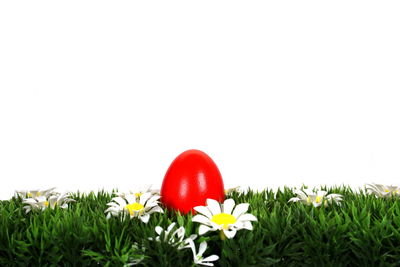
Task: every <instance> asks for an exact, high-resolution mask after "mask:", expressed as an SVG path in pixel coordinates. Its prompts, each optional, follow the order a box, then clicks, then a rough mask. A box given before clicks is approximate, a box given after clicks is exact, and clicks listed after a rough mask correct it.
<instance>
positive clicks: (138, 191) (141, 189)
mask: <svg viewBox="0 0 400 267" xmlns="http://www.w3.org/2000/svg"><path fill="white" fill-rule="evenodd" d="M151 187H152V185H147V186H144V187H138V188H137V189H135V190H129V192H116V193H115V194H116V195H117V196H119V197H122V198H125V196H126V195H135V196H136V198H140V196H141V195H142V194H144V193H148V192H149V193H151V194H152V195H159V194H160V190H159V189H151Z"/></svg>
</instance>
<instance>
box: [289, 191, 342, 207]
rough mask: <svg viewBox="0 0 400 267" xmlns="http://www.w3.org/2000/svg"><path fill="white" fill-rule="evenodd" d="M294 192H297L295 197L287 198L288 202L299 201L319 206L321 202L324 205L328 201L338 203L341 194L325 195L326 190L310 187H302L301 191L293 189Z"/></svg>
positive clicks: (340, 199)
mask: <svg viewBox="0 0 400 267" xmlns="http://www.w3.org/2000/svg"><path fill="white" fill-rule="evenodd" d="M294 193H296V194H297V197H293V198H291V199H289V201H288V202H298V201H299V202H301V203H304V204H306V205H313V206H314V207H319V206H321V205H322V204H324V205H325V206H327V205H328V203H332V202H335V203H336V204H338V205H340V201H342V200H343V199H342V195H339V194H329V195H327V192H326V191H323V190H317V191H316V192H315V191H313V190H312V189H303V191H301V190H298V189H295V190H294Z"/></svg>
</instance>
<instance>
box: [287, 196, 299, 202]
mask: <svg viewBox="0 0 400 267" xmlns="http://www.w3.org/2000/svg"><path fill="white" fill-rule="evenodd" d="M299 200H300V198H298V197H292V198H291V199H289V201H288V202H297V201H299Z"/></svg>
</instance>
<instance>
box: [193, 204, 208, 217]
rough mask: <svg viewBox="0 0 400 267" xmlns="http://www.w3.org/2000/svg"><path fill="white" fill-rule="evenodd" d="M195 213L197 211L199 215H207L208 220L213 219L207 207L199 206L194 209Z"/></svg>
mask: <svg viewBox="0 0 400 267" xmlns="http://www.w3.org/2000/svg"><path fill="white" fill-rule="evenodd" d="M193 209H194V210H195V211H197V212H198V213H201V214H203V215H205V216H206V217H208V218H210V219H211V218H212V216H213V215H212V214H211V212H210V210H209V209H208V208H207V207H205V206H197V207H194V208H193Z"/></svg>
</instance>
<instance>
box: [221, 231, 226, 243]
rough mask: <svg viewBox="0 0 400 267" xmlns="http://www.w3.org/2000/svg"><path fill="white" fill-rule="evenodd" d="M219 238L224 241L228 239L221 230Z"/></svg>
mask: <svg viewBox="0 0 400 267" xmlns="http://www.w3.org/2000/svg"><path fill="white" fill-rule="evenodd" d="M219 237H220V238H221V240H222V241H224V240H225V239H226V235H225V234H224V231H222V230H220V231H219Z"/></svg>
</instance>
